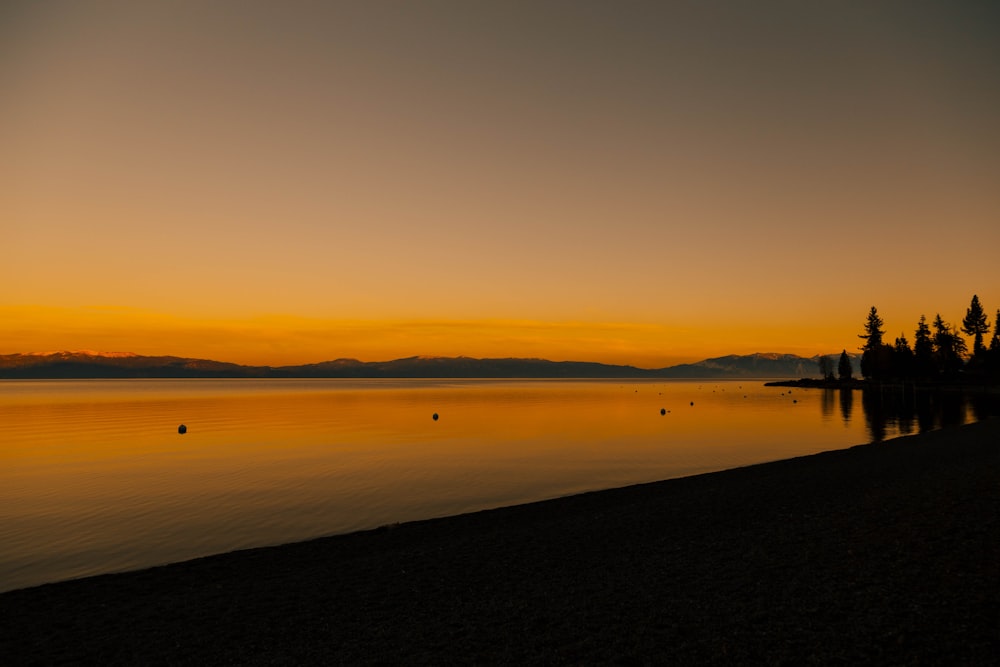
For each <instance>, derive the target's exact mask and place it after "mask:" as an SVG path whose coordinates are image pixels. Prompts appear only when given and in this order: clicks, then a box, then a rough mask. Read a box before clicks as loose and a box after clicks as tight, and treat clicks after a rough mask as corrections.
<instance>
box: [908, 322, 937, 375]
mask: <svg viewBox="0 0 1000 667" xmlns="http://www.w3.org/2000/svg"><path fill="white" fill-rule="evenodd" d="M934 370H935V367H934V342H933V339H932V338H931V329H930V327H928V326H927V318H926V317H924V316H923V315H921V316H920V322H918V323H917V330H916V332H915V333H914V336H913V375H914V376H915V377H916V378H918V379H920V380H929V379H930V378H932V377H934Z"/></svg>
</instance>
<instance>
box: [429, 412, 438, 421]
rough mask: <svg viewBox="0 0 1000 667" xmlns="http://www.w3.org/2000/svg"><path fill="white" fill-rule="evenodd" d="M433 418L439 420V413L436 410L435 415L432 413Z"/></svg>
mask: <svg viewBox="0 0 1000 667" xmlns="http://www.w3.org/2000/svg"><path fill="white" fill-rule="evenodd" d="M431 419H433V420H434V421H437V420H438V413H436V412H435V413H434V414H433V415H431Z"/></svg>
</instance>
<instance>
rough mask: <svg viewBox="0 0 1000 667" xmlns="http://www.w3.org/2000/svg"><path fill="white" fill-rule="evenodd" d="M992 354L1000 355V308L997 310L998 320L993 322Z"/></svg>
mask: <svg viewBox="0 0 1000 667" xmlns="http://www.w3.org/2000/svg"><path fill="white" fill-rule="evenodd" d="M990 352H992V353H993V354H1000V308H997V318H996V319H995V320H993V338H992V339H991V340H990Z"/></svg>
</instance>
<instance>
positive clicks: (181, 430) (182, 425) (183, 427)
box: [177, 424, 188, 435]
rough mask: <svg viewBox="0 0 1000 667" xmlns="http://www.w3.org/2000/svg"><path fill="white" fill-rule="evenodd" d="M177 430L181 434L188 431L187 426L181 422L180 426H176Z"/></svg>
mask: <svg viewBox="0 0 1000 667" xmlns="http://www.w3.org/2000/svg"><path fill="white" fill-rule="evenodd" d="M177 432H178V433H180V434H181V435H184V434H185V433H187V432H188V427H187V426H185V425H184V424H181V425H180V426H178V427H177Z"/></svg>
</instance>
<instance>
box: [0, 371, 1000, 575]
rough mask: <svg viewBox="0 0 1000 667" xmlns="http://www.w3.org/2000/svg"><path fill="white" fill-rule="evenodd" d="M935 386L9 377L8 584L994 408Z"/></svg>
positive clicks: (4, 503) (719, 462) (877, 432)
mask: <svg viewBox="0 0 1000 667" xmlns="http://www.w3.org/2000/svg"><path fill="white" fill-rule="evenodd" d="M934 401H936V402H935V403H934V404H933V405H931V406H930V408H928V409H926V410H923V412H922V413H921V415H920V416H916V417H914V416H912V414H911V411H910V410H909V408H906V409H900V408H899V405H904V406H905V405H907V404H908V403H909V399H906V397H903V398H901V399H899V400H896V399H895V398H893V397H892V396H890V397H888V398H886V397H885V396H875V398H871V397H869V396H867V395H865V396H862V392H860V391H855V392H852V391H843V392H835V391H832V390H820V389H812V390H806V389H787V388H780V387H765V386H763V381H762V380H734V381H718V380H712V381H664V380H658V381H637V380H600V381H573V380H291V379H286V380H272V379H268V380H246V379H232V380H207V379H198V380H74V381H63V380H35V381H28V380H26V381H13V380H8V381H0V424H2V428H3V431H2V435H0V443H2V444H0V590H10V589H14V588H21V587H25V586H31V585H36V584H41V583H45V582H50V581H58V580H63V579H68V578H74V577H81V576H86V575H92V574H99V573H105V572H116V571H122V570H128V569H135V568H141V567H148V566H152V565H157V564H163V563H168V562H174V561H178V560H185V559H189V558H195V557H198V556H204V555H209V554H213V553H220V552H224V551H231V550H233V549H241V548H247V547H255V546H264V545H272V544H280V543H284V542H290V541H296V540H303V539H308V538H312V537H318V536H323V535H332V534H337V533H344V532H350V531H355V530H360V529H368V528H375V527H378V526H381V525H385V524H391V523H395V522H403V521H409V520H414V519H425V518H431V517H439V516H446V515H451V514H457V513H462V512H469V511H474V510H480V509H486V508H492V507H500V506H504V505H511V504H517V503H523V502H529V501H534V500H541V499H546V498H553V497H558V496H564V495H568V494H573V493H579V492H582V491H589V490H596V489H605V488H612V487H617V486H624V485H628V484H635V483H640V482H651V481H655V480H661V479H667V478H672V477H679V476H685V475H691V474H696V473H702V472H709V471H714V470H721V469H725V468H732V467H736V466H742V465H747V464H751V463H758V462H763V461H770V460H776V459H782V458H787V457H791V456H799V455H803V454H812V453H815V452H820V451H824V450H830V449H839V448H843V447H848V446H851V445H855V444H859V443H864V442H870V441H872V440H881V439H883V438H887V437H893V436H895V435H898V434H900V433H907V432H911V431H912V432H915V431H917V430H926V429H928V428H936V427H938V426H940V425H942V424H946V425H947V424H961V423H964V422H968V421H975V420H976V419H977V418H980V417H981V413H982V411H983V410H984V408H983V407H982V406H979V405H976V404H973V403H970V402H969V401H966V400H964V399H961V400H960V399H958V398H954V399H948V400H946V401H944V402H942V401H941V400H940V399H933V400H932V402H934ZM894 406H895V407H894ZM989 409H993V408H992V407H990V408H989ZM661 411H663V414H661ZM435 413H436V414H437V415H439V418H438V419H437V420H435V419H433V417H432V416H433V415H434V414H435ZM180 424H184V425H186V426H187V429H188V430H187V433H185V434H183V435H182V434H179V433H178V426H179V425H180Z"/></svg>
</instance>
